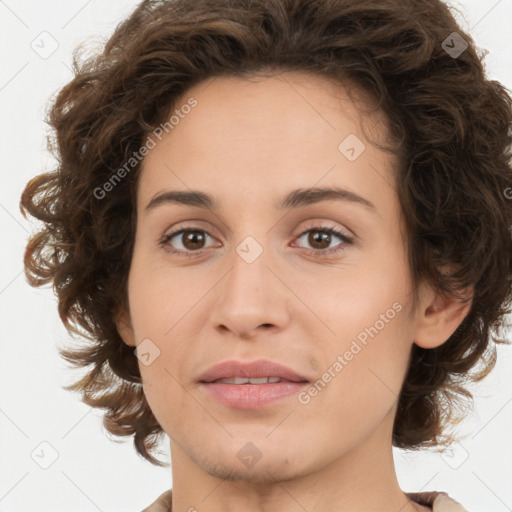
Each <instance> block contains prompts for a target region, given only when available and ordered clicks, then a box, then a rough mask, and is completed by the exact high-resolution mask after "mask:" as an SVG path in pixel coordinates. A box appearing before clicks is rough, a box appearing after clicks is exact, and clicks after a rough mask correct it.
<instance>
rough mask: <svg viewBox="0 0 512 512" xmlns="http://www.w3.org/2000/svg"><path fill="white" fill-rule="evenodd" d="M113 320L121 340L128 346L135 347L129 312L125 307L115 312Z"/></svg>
mask: <svg viewBox="0 0 512 512" xmlns="http://www.w3.org/2000/svg"><path fill="white" fill-rule="evenodd" d="M114 322H115V324H116V327H117V332H118V333H119V336H121V338H122V339H123V341H124V342H125V343H126V344H127V345H129V346H130V347H135V334H134V332H133V327H132V322H131V318H130V313H129V312H128V311H127V310H126V309H122V310H120V311H118V312H117V313H115V315H114Z"/></svg>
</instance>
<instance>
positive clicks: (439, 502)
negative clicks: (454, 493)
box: [406, 491, 468, 512]
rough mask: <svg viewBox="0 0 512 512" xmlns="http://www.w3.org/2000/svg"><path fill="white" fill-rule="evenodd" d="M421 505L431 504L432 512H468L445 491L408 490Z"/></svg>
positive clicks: (408, 493) (411, 496)
mask: <svg viewBox="0 0 512 512" xmlns="http://www.w3.org/2000/svg"><path fill="white" fill-rule="evenodd" d="M406 494H407V496H409V498H410V499H411V500H413V501H416V502H417V503H419V504H420V505H430V506H431V507H432V512H468V510H466V509H465V508H464V507H463V506H462V505H461V504H460V503H458V502H457V501H455V500H454V499H453V498H451V497H450V496H449V495H448V493H446V492H443V491H427V492H407V493H406Z"/></svg>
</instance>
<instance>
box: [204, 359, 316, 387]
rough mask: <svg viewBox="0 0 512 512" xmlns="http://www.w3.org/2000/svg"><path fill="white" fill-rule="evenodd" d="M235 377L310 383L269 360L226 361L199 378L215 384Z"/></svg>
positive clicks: (285, 367)
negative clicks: (274, 378) (216, 381)
mask: <svg viewBox="0 0 512 512" xmlns="http://www.w3.org/2000/svg"><path fill="white" fill-rule="evenodd" d="M233 377H249V378H251V377H253V378H258V377H279V378H280V379H282V380H288V381H290V382H309V381H308V379H307V378H306V377H304V376H302V375H300V374H298V373H297V372H295V371H293V370H292V369H291V368H288V367H287V366H283V365H281V364H279V363H274V362H273V361H270V360H268V359H258V360H257V361H249V362H243V361H235V360H231V361H224V362H222V363H219V364H216V365H214V366H212V367H210V368H209V369H208V370H206V371H205V372H204V373H203V374H201V376H200V377H199V381H200V382H213V381H215V380H219V379H229V378H233Z"/></svg>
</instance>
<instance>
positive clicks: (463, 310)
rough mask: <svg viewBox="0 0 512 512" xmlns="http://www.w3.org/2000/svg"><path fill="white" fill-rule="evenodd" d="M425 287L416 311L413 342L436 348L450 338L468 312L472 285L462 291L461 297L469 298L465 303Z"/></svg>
mask: <svg viewBox="0 0 512 512" xmlns="http://www.w3.org/2000/svg"><path fill="white" fill-rule="evenodd" d="M427 289H428V291H427V292H426V293H424V294H423V298H422V300H421V303H420V307H419V309H418V312H417V317H416V328H415V332H414V343H416V345H418V346H419V347H422V348H436V347H439V346H440V345H442V344H443V343H445V342H446V341H447V340H448V339H449V338H450V336H451V335H452V334H453V333H454V332H455V330H456V329H457V327H458V326H459V325H460V324H461V323H462V321H463V320H464V318H465V317H466V315H467V314H468V313H469V310H470V309H471V304H472V297H473V287H472V286H471V287H469V288H466V289H465V290H464V291H463V293H462V297H463V299H469V301H468V302H465V303H463V302H460V301H459V300H457V299H456V298H455V297H447V296H446V295H444V294H441V293H439V292H435V291H434V290H432V288H431V287H427Z"/></svg>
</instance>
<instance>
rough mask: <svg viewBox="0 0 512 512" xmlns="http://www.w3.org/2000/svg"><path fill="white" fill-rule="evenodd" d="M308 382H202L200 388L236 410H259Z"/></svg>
mask: <svg viewBox="0 0 512 512" xmlns="http://www.w3.org/2000/svg"><path fill="white" fill-rule="evenodd" d="M307 385H308V382H289V381H286V382H273V383H267V384H227V383H225V382H208V383H207V382H203V383H201V386H202V387H203V389H205V390H206V392H207V393H209V394H210V396H212V397H213V398H215V399H216V400H218V401H219V402H220V403H222V404H224V405H227V406H228V407H234V408H236V409H259V408H260V407H265V406H266V405H270V404H273V403H275V402H277V401H279V400H282V399H284V398H287V397H289V396H291V395H295V394H297V393H299V391H300V390H301V389H303V388H304V387H305V386H307Z"/></svg>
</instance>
